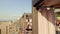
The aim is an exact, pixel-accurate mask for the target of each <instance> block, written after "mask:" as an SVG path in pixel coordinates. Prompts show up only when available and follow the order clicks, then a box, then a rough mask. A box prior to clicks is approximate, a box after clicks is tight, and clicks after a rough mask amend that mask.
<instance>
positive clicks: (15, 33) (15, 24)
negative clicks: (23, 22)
mask: <svg viewBox="0 0 60 34" xmlns="http://www.w3.org/2000/svg"><path fill="white" fill-rule="evenodd" d="M9 33H10V34H20V24H19V20H16V21H11V25H10V26H9Z"/></svg>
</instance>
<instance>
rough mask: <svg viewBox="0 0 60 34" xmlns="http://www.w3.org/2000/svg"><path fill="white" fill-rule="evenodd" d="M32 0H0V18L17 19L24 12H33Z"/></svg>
mask: <svg viewBox="0 0 60 34" xmlns="http://www.w3.org/2000/svg"><path fill="white" fill-rule="evenodd" d="M31 7H32V2H31V0H0V20H6V19H16V18H17V17H18V16H21V15H22V14H23V13H24V12H25V13H26V12H27V13H31V12H32V8H31Z"/></svg>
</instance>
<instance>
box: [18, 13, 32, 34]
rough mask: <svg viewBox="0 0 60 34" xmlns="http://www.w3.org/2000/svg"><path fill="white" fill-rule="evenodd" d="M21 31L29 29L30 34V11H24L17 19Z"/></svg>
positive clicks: (25, 31)
mask: <svg viewBox="0 0 60 34" xmlns="http://www.w3.org/2000/svg"><path fill="white" fill-rule="evenodd" d="M19 22H20V25H21V26H20V27H21V32H23V31H24V34H26V33H27V32H29V31H31V33H30V34H32V14H31V13H24V14H23V16H22V17H21V18H20V20H19Z"/></svg>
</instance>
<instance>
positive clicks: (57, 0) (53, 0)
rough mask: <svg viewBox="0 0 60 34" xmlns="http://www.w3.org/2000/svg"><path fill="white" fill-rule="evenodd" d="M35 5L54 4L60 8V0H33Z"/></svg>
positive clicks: (48, 5)
mask: <svg viewBox="0 0 60 34" xmlns="http://www.w3.org/2000/svg"><path fill="white" fill-rule="evenodd" d="M32 3H33V6H34V7H38V6H47V7H50V6H53V7H55V8H57V7H59V8H60V0H33V1H32Z"/></svg>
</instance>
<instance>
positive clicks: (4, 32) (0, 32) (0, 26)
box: [0, 21, 10, 34]
mask: <svg viewBox="0 0 60 34" xmlns="http://www.w3.org/2000/svg"><path fill="white" fill-rule="evenodd" d="M9 25H10V21H0V34H9Z"/></svg>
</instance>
